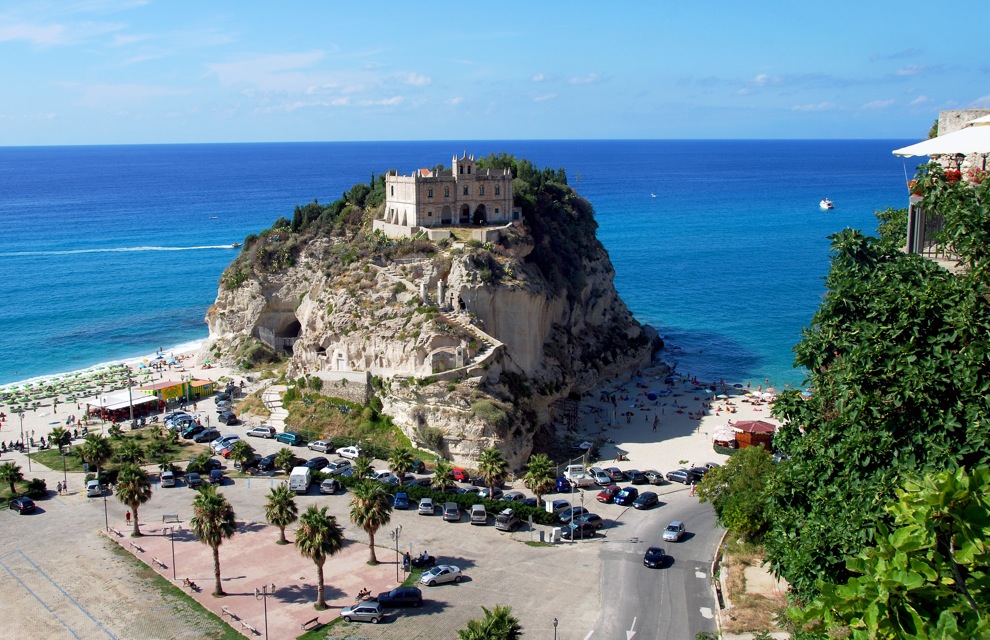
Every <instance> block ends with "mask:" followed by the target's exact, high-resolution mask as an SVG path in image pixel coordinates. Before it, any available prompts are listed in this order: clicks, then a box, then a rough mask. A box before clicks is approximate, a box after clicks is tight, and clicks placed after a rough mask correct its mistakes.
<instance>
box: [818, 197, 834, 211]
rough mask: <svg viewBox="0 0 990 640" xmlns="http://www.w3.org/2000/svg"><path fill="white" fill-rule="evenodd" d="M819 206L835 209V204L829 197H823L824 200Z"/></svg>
mask: <svg viewBox="0 0 990 640" xmlns="http://www.w3.org/2000/svg"><path fill="white" fill-rule="evenodd" d="M818 206H819V207H821V208H822V209H834V208H835V204H834V203H833V202H832V201H831V200H829V199H828V198H822V201H821V202H819V203H818Z"/></svg>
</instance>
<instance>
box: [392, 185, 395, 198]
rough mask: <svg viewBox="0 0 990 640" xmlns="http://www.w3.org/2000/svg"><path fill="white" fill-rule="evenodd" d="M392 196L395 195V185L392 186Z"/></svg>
mask: <svg viewBox="0 0 990 640" xmlns="http://www.w3.org/2000/svg"><path fill="white" fill-rule="evenodd" d="M392 195H393V196H394V195H395V185H392Z"/></svg>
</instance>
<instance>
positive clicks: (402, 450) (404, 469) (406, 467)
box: [388, 446, 413, 481]
mask: <svg viewBox="0 0 990 640" xmlns="http://www.w3.org/2000/svg"><path fill="white" fill-rule="evenodd" d="M388 468H389V471H391V472H392V473H394V474H395V475H396V476H398V477H399V481H402V480H403V479H405V477H406V474H407V473H409V472H411V471H412V470H413V457H412V451H410V450H409V448H408V447H402V446H399V447H396V448H395V449H392V455H390V456H389V457H388Z"/></svg>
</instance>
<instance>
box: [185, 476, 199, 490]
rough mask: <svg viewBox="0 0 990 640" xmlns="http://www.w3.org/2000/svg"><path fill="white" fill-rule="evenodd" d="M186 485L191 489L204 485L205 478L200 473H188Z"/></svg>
mask: <svg viewBox="0 0 990 640" xmlns="http://www.w3.org/2000/svg"><path fill="white" fill-rule="evenodd" d="M186 486H187V487H189V488H190V489H195V488H196V487H201V486H203V478H202V476H200V475H199V474H198V473H187V474H186Z"/></svg>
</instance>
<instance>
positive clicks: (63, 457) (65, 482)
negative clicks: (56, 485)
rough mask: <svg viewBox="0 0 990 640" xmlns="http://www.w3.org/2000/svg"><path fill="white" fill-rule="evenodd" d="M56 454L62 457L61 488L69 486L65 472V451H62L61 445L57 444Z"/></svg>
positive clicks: (67, 475)
mask: <svg viewBox="0 0 990 640" xmlns="http://www.w3.org/2000/svg"><path fill="white" fill-rule="evenodd" d="M58 452H59V455H61V456H62V486H63V487H65V486H68V484H69V474H68V472H66V470H65V450H64V449H62V443H61V442H59V443H58Z"/></svg>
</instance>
